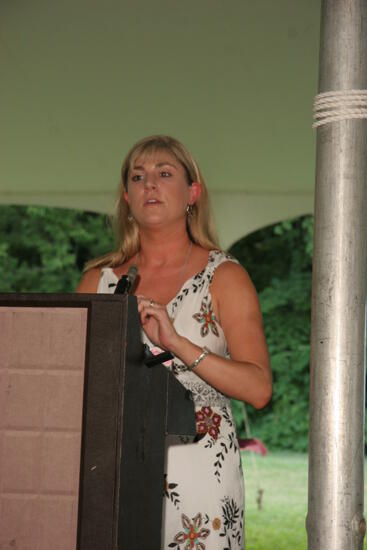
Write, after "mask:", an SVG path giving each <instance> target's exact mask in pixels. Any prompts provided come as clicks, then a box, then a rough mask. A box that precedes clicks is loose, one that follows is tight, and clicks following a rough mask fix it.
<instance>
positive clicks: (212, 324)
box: [193, 298, 219, 338]
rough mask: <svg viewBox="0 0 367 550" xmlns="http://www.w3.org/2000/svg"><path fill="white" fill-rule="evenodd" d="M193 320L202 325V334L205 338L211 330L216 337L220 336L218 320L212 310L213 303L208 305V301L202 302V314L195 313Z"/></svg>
mask: <svg viewBox="0 0 367 550" xmlns="http://www.w3.org/2000/svg"><path fill="white" fill-rule="evenodd" d="M193 318H194V319H195V321H198V322H199V323H200V324H201V328H200V334H201V336H202V337H203V338H204V337H205V336H207V335H208V334H209V330H210V332H211V333H212V334H214V335H215V336H219V332H218V327H217V319H216V317H215V315H214V312H213V310H212V303H211V302H209V304H206V300H205V298H204V300H203V301H202V302H201V307H200V312H199V313H194V315H193Z"/></svg>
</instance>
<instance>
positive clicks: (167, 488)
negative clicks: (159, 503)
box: [164, 474, 180, 510]
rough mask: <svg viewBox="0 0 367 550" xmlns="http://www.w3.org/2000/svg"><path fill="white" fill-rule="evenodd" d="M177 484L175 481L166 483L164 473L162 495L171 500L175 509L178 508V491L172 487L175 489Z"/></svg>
mask: <svg viewBox="0 0 367 550" xmlns="http://www.w3.org/2000/svg"><path fill="white" fill-rule="evenodd" d="M177 486H178V484H177V483H168V481H167V474H164V495H165V496H166V497H167V498H168V499H169V500H170V501H171V502H172V504H173V505H174V506H175V508H177V510H178V509H179V508H180V506H179V505H180V499H179V496H180V495H179V493H177V491H173V490H172V489H176V487H177Z"/></svg>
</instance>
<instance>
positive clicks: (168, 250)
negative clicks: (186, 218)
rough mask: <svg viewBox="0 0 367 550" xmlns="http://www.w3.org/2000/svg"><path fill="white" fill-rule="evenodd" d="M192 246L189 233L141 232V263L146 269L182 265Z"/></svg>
mask: <svg viewBox="0 0 367 550" xmlns="http://www.w3.org/2000/svg"><path fill="white" fill-rule="evenodd" d="M189 246H190V239H189V236H188V234H187V231H182V229H180V231H151V230H149V231H145V230H144V229H143V230H142V229H141V230H140V251H139V263H140V264H141V265H144V266H146V267H153V268H159V267H162V266H164V265H172V264H175V263H179V264H181V263H182V261H181V260H182V257H184V256H186V254H187V251H188V248H189Z"/></svg>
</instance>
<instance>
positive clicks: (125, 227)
mask: <svg viewBox="0 0 367 550" xmlns="http://www.w3.org/2000/svg"><path fill="white" fill-rule="evenodd" d="M158 151H167V152H168V153H170V154H171V155H172V156H174V157H175V159H176V160H177V161H178V162H179V163H180V164H181V165H182V166H183V167H184V169H185V172H186V177H187V183H188V185H191V184H192V183H193V182H200V183H201V195H200V197H199V199H198V200H197V201H196V202H195V203H194V204H193V205H192V208H190V212H189V213H188V216H187V223H186V227H187V232H188V235H189V238H190V240H191V241H192V242H193V243H195V244H198V245H200V246H202V247H203V248H205V249H207V250H211V249H219V244H218V237H217V232H216V229H215V224H214V218H213V214H212V210H211V208H210V204H209V196H208V189H207V186H206V183H205V180H204V178H203V176H202V174H201V172H200V169H199V167H198V165H197V164H196V162H195V159H194V158H193V156H192V155H191V154H190V153H189V152H188V151H187V149H186V148H185V147H184V145H183V144H182V143H180V142H179V141H178V140H176V139H174V138H172V137H169V136H160V135H157V136H149V137H146V138H144V139H142V140H140V141H138V142H137V143H136V144H135V145H134V146H133V147H132V148H131V149H130V151H129V152H128V154H127V156H126V158H125V160H124V162H123V164H122V168H121V177H120V183H119V187H118V198H117V202H116V206H115V215H114V222H115V223H114V225H115V229H116V233H117V238H118V246H117V249H116V250H115V251H113V252H110V253H109V254H106V255H104V256H101V257H99V258H96V259H94V260H91V261H90V262H88V263H87V265H86V268H85V270H88V269H91V268H92V267H98V266H109V267H116V266H119V265H121V264H123V263H124V262H126V261H128V260H129V259H130V258H132V257H133V256H134V255H135V254H136V253H137V252H138V251H139V248H140V238H139V228H138V225H137V223H136V222H135V220H134V219H132V218H131V215H130V209H129V206H128V204H127V202H126V201H125V198H124V195H123V193H124V191H126V190H127V182H128V177H129V171H130V169H131V167H132V166H133V165H134V163H135V161H136V160H137V159H138V158H140V159H142V158H143V159H144V158H146V157H149V156H151V155H154V154H155V153H157V152H158Z"/></svg>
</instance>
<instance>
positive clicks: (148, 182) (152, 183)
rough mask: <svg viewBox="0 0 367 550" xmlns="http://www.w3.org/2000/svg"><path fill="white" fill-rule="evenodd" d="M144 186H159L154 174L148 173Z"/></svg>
mask: <svg viewBox="0 0 367 550" xmlns="http://www.w3.org/2000/svg"><path fill="white" fill-rule="evenodd" d="M144 187H147V188H153V189H154V188H155V187H157V181H156V177H155V175H154V174H147V175H146V177H145V179H144Z"/></svg>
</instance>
